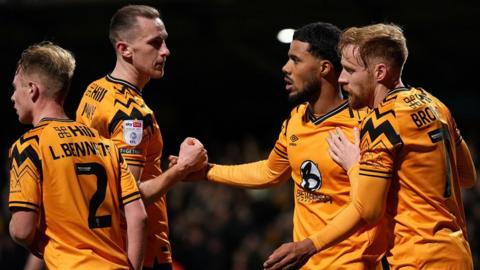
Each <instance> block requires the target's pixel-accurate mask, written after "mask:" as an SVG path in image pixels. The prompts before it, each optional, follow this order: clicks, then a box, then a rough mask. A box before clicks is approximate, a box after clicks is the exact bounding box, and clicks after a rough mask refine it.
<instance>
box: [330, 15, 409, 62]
mask: <svg viewBox="0 0 480 270" xmlns="http://www.w3.org/2000/svg"><path fill="white" fill-rule="evenodd" d="M348 45H353V46H358V49H359V53H360V58H361V60H362V61H363V63H364V64H365V66H367V67H368V64H369V63H371V61H372V60H374V59H382V60H385V61H386V62H387V63H388V64H390V65H391V66H394V67H397V68H399V69H400V70H402V69H403V65H404V64H405V62H406V61H407V57H408V49H407V40H406V39H405V36H404V35H403V30H402V28H400V27H399V26H398V25H395V24H383V23H379V24H373V25H368V26H364V27H351V28H348V29H347V30H345V31H344V32H343V33H342V35H341V37H340V42H339V43H338V49H339V52H341V51H342V50H343V49H344V48H345V47H346V46H348Z"/></svg>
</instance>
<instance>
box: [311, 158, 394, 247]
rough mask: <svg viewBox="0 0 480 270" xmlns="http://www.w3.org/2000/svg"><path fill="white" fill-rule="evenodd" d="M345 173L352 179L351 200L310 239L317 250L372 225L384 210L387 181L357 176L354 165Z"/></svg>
mask: <svg viewBox="0 0 480 270" xmlns="http://www.w3.org/2000/svg"><path fill="white" fill-rule="evenodd" d="M348 176H349V178H350V182H351V184H352V185H351V190H350V196H351V202H350V203H349V204H348V205H347V207H345V208H344V209H343V210H342V211H341V212H340V213H339V214H338V215H337V216H335V218H334V219H333V220H332V221H331V222H330V223H328V224H327V225H326V226H325V227H324V228H323V229H321V230H320V231H319V232H318V233H316V234H314V235H312V236H310V237H309V238H310V239H311V240H312V241H313V243H314V244H315V247H316V248H317V250H318V251H320V250H323V249H326V248H328V247H331V246H333V245H335V244H336V243H339V242H341V241H343V240H345V239H347V238H348V237H350V236H351V235H352V234H353V233H354V232H356V231H357V230H358V229H360V228H361V227H363V226H364V225H366V224H375V223H377V222H378V221H379V220H380V219H381V218H382V216H383V213H384V212H385V205H386V197H387V192H388V189H389V187H390V180H386V179H380V178H375V177H366V176H360V175H359V165H358V164H356V165H354V166H353V167H352V168H351V169H350V170H349V171H348Z"/></svg>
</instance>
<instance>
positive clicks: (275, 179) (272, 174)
mask: <svg viewBox="0 0 480 270" xmlns="http://www.w3.org/2000/svg"><path fill="white" fill-rule="evenodd" d="M286 124H287V121H285V122H284V124H283V126H282V131H281V133H280V136H279V139H278V140H277V142H276V143H275V146H274V148H273V150H272V151H271V152H270V155H269V156H268V159H267V160H262V161H257V162H252V163H247V164H241V165H216V164H215V165H213V167H212V168H211V169H210V170H209V171H208V174H207V178H208V179H209V180H211V181H213V182H217V183H224V184H229V185H233V186H240V187H249V188H262V187H268V186H273V185H276V184H278V183H280V182H282V181H285V180H287V179H288V178H289V177H290V175H291V168H290V163H289V161H288V156H287V148H286V146H285V141H286V139H285V129H286Z"/></svg>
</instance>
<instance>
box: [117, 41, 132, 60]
mask: <svg viewBox="0 0 480 270" xmlns="http://www.w3.org/2000/svg"><path fill="white" fill-rule="evenodd" d="M115 49H116V50H117V53H118V54H119V55H121V56H123V57H125V58H131V57H132V48H131V47H130V46H129V45H128V43H126V42H125V41H121V40H120V41H117V42H116V43H115Z"/></svg>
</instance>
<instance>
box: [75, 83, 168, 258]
mask: <svg viewBox="0 0 480 270" xmlns="http://www.w3.org/2000/svg"><path fill="white" fill-rule="evenodd" d="M77 121H79V122H81V123H84V124H86V125H87V126H89V127H92V128H94V129H96V130H98V132H99V133H100V135H102V136H104V137H106V138H109V139H111V140H112V141H113V142H114V143H115V145H116V146H117V147H118V149H119V150H120V152H121V153H122V155H123V157H124V158H125V161H126V162H127V163H128V165H129V166H139V167H142V168H143V171H142V175H141V179H140V180H141V181H145V180H150V179H152V178H154V177H157V176H158V175H160V174H161V173H162V171H161V169H160V158H161V154H162V148H163V140H162V136H161V133H160V128H159V126H158V124H157V121H156V119H155V116H154V114H153V111H152V110H151V109H150V108H149V107H148V106H147V104H146V103H145V101H144V99H143V98H142V95H141V90H140V89H138V88H137V87H135V86H134V85H132V84H131V83H129V82H127V81H124V80H121V79H117V78H114V77H112V76H111V75H107V76H105V77H103V78H101V79H99V80H96V81H94V82H92V83H91V84H90V85H89V86H88V87H87V90H86V91H85V93H84V95H83V97H82V100H81V101H80V105H79V106H78V109H77ZM147 214H148V231H149V233H148V241H147V248H146V253H145V260H144V265H145V266H148V267H151V266H152V265H153V264H154V261H155V258H156V260H157V261H158V262H160V263H170V262H172V258H171V248H170V243H169V240H168V218H167V207H166V198H165V196H163V197H162V198H160V199H159V200H158V201H156V202H155V203H152V204H150V205H149V206H147Z"/></svg>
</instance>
